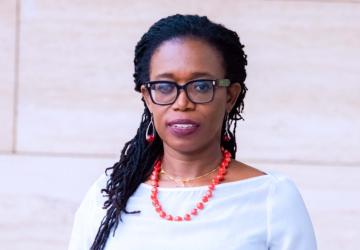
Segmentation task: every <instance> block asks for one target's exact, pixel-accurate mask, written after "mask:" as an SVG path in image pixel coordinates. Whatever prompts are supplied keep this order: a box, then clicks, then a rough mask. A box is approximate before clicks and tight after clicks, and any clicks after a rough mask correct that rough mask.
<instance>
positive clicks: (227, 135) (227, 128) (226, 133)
mask: <svg viewBox="0 0 360 250" xmlns="http://www.w3.org/2000/svg"><path fill="white" fill-rule="evenodd" d="M230 139H231V137H230V134H229V113H228V112H226V121H225V133H224V134H223V136H222V140H223V141H230Z"/></svg>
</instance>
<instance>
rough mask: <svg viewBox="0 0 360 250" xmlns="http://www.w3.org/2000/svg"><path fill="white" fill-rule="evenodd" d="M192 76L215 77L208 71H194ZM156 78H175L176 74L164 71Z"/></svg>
mask: <svg viewBox="0 0 360 250" xmlns="http://www.w3.org/2000/svg"><path fill="white" fill-rule="evenodd" d="M191 77H193V78H198V77H211V78H213V75H212V74H210V73H208V72H192V73H191ZM156 78H157V79H158V78H171V79H174V78H175V76H174V74H173V73H162V74H160V75H157V76H156Z"/></svg>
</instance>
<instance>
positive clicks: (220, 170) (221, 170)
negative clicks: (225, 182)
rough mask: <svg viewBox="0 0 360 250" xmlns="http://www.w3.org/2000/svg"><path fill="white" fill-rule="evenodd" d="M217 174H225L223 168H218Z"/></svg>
mask: <svg viewBox="0 0 360 250" xmlns="http://www.w3.org/2000/svg"><path fill="white" fill-rule="evenodd" d="M219 174H223V175H224V174H226V168H224V167H221V168H219Z"/></svg>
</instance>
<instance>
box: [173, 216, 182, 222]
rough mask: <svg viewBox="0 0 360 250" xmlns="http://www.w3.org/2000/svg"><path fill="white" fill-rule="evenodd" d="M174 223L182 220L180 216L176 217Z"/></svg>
mask: <svg viewBox="0 0 360 250" xmlns="http://www.w3.org/2000/svg"><path fill="white" fill-rule="evenodd" d="M174 221H182V218H181V217H180V216H176V217H175V219H174Z"/></svg>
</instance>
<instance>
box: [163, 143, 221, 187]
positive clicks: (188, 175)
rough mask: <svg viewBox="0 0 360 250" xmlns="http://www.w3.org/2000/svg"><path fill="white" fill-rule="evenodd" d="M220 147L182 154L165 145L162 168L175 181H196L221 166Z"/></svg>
mask: <svg viewBox="0 0 360 250" xmlns="http://www.w3.org/2000/svg"><path fill="white" fill-rule="evenodd" d="M221 160H222V153H221V150H220V146H217V145H215V146H210V147H206V148H204V149H199V150H197V151H194V152H180V151H177V150H174V149H173V148H170V147H169V146H167V145H164V158H163V160H162V168H163V169H164V170H165V171H166V173H167V174H169V175H170V176H172V177H173V178H175V179H181V180H185V179H194V178H196V177H198V176H201V175H204V174H206V173H208V172H210V171H211V170H213V169H215V168H216V167H218V166H219V164H220V163H221Z"/></svg>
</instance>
